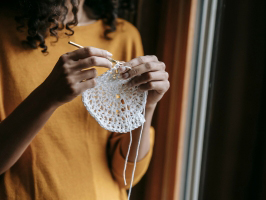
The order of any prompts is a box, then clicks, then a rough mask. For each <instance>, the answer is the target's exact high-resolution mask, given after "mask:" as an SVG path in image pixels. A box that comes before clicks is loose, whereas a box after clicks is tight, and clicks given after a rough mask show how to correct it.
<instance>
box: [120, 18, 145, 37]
mask: <svg viewBox="0 0 266 200" xmlns="http://www.w3.org/2000/svg"><path fill="white" fill-rule="evenodd" d="M116 32H117V33H118V34H119V35H120V36H123V35H124V36H126V37H127V38H129V37H130V38H138V37H140V34H139V31H138V29H137V28H136V27H135V26H134V25H133V24H131V23H130V22H128V21H127V20H125V19H122V18H118V19H117V26H116Z"/></svg>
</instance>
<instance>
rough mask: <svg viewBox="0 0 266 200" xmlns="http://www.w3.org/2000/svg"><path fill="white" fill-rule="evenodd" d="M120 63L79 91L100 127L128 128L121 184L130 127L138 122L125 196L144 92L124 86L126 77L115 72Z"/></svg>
mask: <svg viewBox="0 0 266 200" xmlns="http://www.w3.org/2000/svg"><path fill="white" fill-rule="evenodd" d="M121 65H122V63H117V64H116V65H115V66H114V67H113V68H112V69H110V70H108V71H107V72H105V73H104V74H102V75H101V76H98V77H97V78H96V82H97V84H96V86H95V87H94V88H91V89H88V90H86V91H85V92H83V93H82V101H83V103H84V105H85V107H86V108H87V110H88V111H89V113H90V114H91V115H92V116H93V117H94V118H95V119H96V121H97V122H98V123H99V124H100V125H101V126H102V127H103V128H104V129H106V130H109V131H112V132H119V133H126V132H130V142H129V146H128V151H127V155H126V158H125V165H124V171H123V178H124V183H125V185H127V182H126V168H127V162H128V156H129V153H130V148H131V144H132V130H134V129H136V128H138V127H140V126H141V131H140V136H139V141H138V146H137V151H136V157H135V161H134V168H133V171H132V176H131V181H130V188H129V193H128V200H129V199H130V195H131V190H132V184H133V180H134V175H135V170H136V164H137V159H138V153H139V147H140V142H141V137H142V132H143V125H144V122H145V105H146V100H147V92H144V91H141V90H139V88H138V87H137V86H135V87H128V86H127V85H126V83H127V82H128V81H130V79H127V80H124V79H123V78H122V77H121V75H120V73H118V71H117V70H118V68H119V67H120V66H121ZM128 68H130V67H128Z"/></svg>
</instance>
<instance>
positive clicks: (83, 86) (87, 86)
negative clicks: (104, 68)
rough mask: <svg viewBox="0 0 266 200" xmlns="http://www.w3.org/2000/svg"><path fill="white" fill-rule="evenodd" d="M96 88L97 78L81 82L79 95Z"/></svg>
mask: <svg viewBox="0 0 266 200" xmlns="http://www.w3.org/2000/svg"><path fill="white" fill-rule="evenodd" d="M95 86H96V80H95V78H93V79H90V80H87V81H85V82H81V83H80V84H79V93H82V92H84V91H85V90H87V89H90V88H93V87H95Z"/></svg>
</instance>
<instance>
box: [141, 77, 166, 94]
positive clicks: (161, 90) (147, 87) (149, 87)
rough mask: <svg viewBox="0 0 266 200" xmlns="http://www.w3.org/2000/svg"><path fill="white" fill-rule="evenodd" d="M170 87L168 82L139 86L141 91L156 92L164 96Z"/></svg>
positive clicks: (154, 82)
mask: <svg viewBox="0 0 266 200" xmlns="http://www.w3.org/2000/svg"><path fill="white" fill-rule="evenodd" d="M169 87H170V83H169V81H168V80H166V81H152V82H148V83H145V84H142V85H140V86H139V89H141V90H156V91H157V92H158V93H159V94H164V93H165V92H166V91H167V90H168V89H169Z"/></svg>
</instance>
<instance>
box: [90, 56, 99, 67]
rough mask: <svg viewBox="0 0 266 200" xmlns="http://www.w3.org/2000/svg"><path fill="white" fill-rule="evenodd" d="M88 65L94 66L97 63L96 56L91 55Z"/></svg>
mask: <svg viewBox="0 0 266 200" xmlns="http://www.w3.org/2000/svg"><path fill="white" fill-rule="evenodd" d="M89 63H90V65H92V66H95V65H97V58H96V57H94V56H92V57H91V58H90V61H89Z"/></svg>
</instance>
